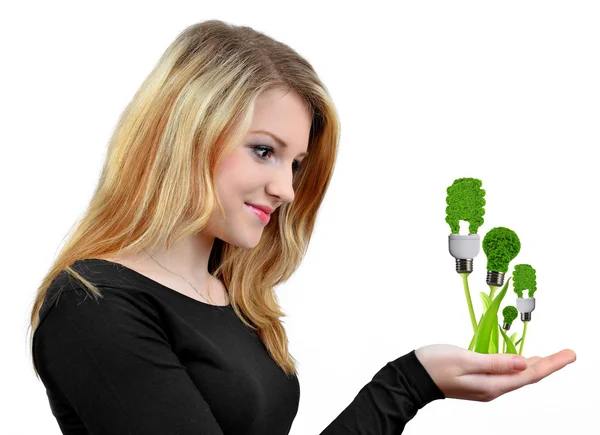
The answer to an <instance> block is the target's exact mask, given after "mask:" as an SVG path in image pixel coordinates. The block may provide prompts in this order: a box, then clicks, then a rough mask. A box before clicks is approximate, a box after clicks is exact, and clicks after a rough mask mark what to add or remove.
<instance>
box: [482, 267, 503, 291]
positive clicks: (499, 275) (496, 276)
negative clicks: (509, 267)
mask: <svg viewBox="0 0 600 435" xmlns="http://www.w3.org/2000/svg"><path fill="white" fill-rule="evenodd" d="M485 282H486V283H487V285H491V286H494V287H502V286H503V285H504V272H493V271H491V270H488V271H487V277H486V279H485Z"/></svg>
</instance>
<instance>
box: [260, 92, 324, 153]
mask: <svg viewBox="0 0 600 435" xmlns="http://www.w3.org/2000/svg"><path fill="white" fill-rule="evenodd" d="M311 123H312V119H311V117H310V114H309V112H308V110H307V108H306V107H305V104H304V101H303V100H302V98H301V97H300V96H299V95H298V94H296V93H295V92H294V91H284V90H281V89H278V88H276V89H269V90H267V91H265V92H263V93H262V94H261V95H259V96H258V98H257V100H256V104H255V106H254V116H253V118H252V125H251V126H250V132H253V131H267V132H271V133H273V134H274V135H276V136H277V137H279V138H280V139H282V140H283V141H284V142H286V143H287V144H288V145H289V147H290V148H291V149H292V150H296V151H297V152H302V151H305V150H306V148H307V146H308V138H309V135H310V127H311ZM253 134H258V133H253Z"/></svg>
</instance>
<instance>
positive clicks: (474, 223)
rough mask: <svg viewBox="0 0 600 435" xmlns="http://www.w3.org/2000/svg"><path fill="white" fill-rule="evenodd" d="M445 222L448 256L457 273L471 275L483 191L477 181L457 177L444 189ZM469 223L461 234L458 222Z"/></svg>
mask: <svg viewBox="0 0 600 435" xmlns="http://www.w3.org/2000/svg"><path fill="white" fill-rule="evenodd" d="M446 193H447V194H448V196H447V197H446V204H447V207H446V223H448V225H450V231H451V232H452V234H450V235H449V236H448V249H449V251H450V255H452V256H453V257H454V258H455V259H456V272H457V273H467V274H468V273H471V272H473V258H475V257H476V256H477V254H479V247H480V238H479V235H478V234H477V229H478V228H479V227H480V226H481V225H482V224H483V215H484V214H485V210H484V209H483V206H484V205H485V199H484V196H485V190H484V189H482V188H481V180H478V179H477V178H458V179H456V180H454V182H453V183H452V185H451V186H450V187H448V188H447V189H446ZM461 220H463V221H467V222H469V234H468V235H461V234H459V231H460V224H459V221H461Z"/></svg>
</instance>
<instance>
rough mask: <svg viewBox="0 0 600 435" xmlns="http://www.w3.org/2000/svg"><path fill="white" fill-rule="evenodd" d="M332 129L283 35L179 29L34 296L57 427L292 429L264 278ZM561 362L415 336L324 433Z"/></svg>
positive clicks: (329, 107) (291, 243)
mask: <svg viewBox="0 0 600 435" xmlns="http://www.w3.org/2000/svg"><path fill="white" fill-rule="evenodd" d="M339 132H340V126H339V121H338V115H337V112H336V110H335V108H334V105H333V103H332V101H331V99H330V97H329V95H328V93H327V91H326V88H325V86H324V85H323V84H322V83H321V81H320V80H319V78H318V77H317V75H316V73H315V71H314V70H313V68H312V67H311V66H310V64H309V63H308V62H307V61H306V60H304V59H303V58H302V57H300V56H299V55H298V54H297V53H296V52H295V51H293V50H292V49H291V48H289V47H287V46H286V45H284V44H282V43H279V42H277V41H274V40H273V39H271V38H269V37H267V36H266V35H264V34H261V33H259V32H256V31H254V30H253V29H251V28H248V27H238V26H231V25H227V24H225V23H223V22H220V21H207V22H203V23H199V24H196V25H193V26H190V27H189V28H187V29H185V31H183V32H182V33H181V34H180V35H179V36H178V37H177V39H176V40H175V41H174V42H173V44H172V45H171V46H169V48H168V49H167V50H166V52H165V53H164V55H163V56H162V58H161V59H160V60H159V62H158V63H157V65H156V67H155V68H154V70H153V71H152V73H151V74H150V75H149V76H148V78H147V79H146V80H145V82H144V83H143V85H142V87H141V88H140V89H139V91H138V92H137V94H136V95H135V97H134V98H133V100H132V101H131V103H130V104H129V105H128V107H127V108H126V110H125V112H124V114H123V115H122V117H121V119H120V122H119V124H118V126H117V128H116V129H115V132H114V135H113V137H112V139H111V142H110V144H109V149H108V154H107V159H106V163H105V165H104V168H103V172H102V175H101V179H100V182H99V185H98V187H97V190H96V192H95V193H94V195H93V198H92V201H91V204H90V206H89V207H88V210H87V211H86V213H85V214H84V216H83V218H82V219H81V221H80V222H79V225H78V226H77V227H76V229H75V231H74V233H73V234H72V236H71V237H70V239H69V240H68V242H67V243H66V244H65V246H64V248H63V250H62V251H61V253H60V254H59V256H58V258H57V260H56V261H55V263H54V265H53V266H52V268H51V269H50V271H49V273H48V274H47V276H46V277H45V279H44V280H43V282H42V285H41V286H40V288H39V290H38V293H37V296H36V300H35V303H34V307H33V310H32V314H31V327H32V340H31V346H32V354H33V355H32V357H33V363H34V369H35V370H36V374H38V376H39V377H40V378H41V380H42V382H43V383H44V385H45V387H46V392H47V395H48V399H49V403H50V406H51V409H52V412H53V414H54V416H55V417H56V419H57V422H58V424H59V426H60V428H61V430H62V431H63V433H65V434H87V433H90V434H94V435H98V434H111V435H115V434H242V433H244V434H250V435H254V434H287V433H289V431H290V427H291V425H292V422H293V419H294V418H295V416H296V412H297V409H298V403H299V397H300V387H299V382H298V377H297V373H296V365H295V360H294V359H293V358H292V356H291V355H290V353H289V351H288V345H287V336H286V332H285V329H284V327H283V324H282V322H281V320H280V319H281V317H283V315H284V314H283V313H282V311H281V310H280V307H279V304H278V302H277V299H276V295H275V293H274V291H273V288H274V286H276V285H277V284H280V283H282V282H284V281H286V280H287V279H289V278H290V276H291V275H292V273H293V272H294V271H295V270H296V268H297V267H298V266H299V264H300V261H301V259H302V257H303V254H304V252H305V250H306V248H307V246H308V242H309V240H310V237H311V234H312V231H313V228H314V225H315V220H316V215H317V212H318V209H319V206H320V204H321V202H322V201H323V198H324V195H325V193H326V191H327V188H328V185H329V182H330V180H331V177H332V174H333V167H334V163H335V159H336V155H337V149H338V138H339ZM574 358H575V354H574V353H573V352H572V351H570V350H564V351H562V352H559V353H557V354H555V355H552V356H550V357H548V358H544V359H541V358H539V357H534V358H529V359H527V360H526V359H525V358H523V357H522V356H518V357H516V358H515V360H514V362H515V365H514V366H513V359H512V356H510V355H480V354H477V353H474V352H469V351H467V350H465V349H461V348H458V347H455V346H447V345H432V346H425V347H422V348H419V349H417V350H415V351H412V352H410V353H408V354H406V355H404V356H401V357H400V358H398V359H397V360H395V361H392V362H389V363H388V364H386V365H385V366H384V367H383V368H382V369H381V370H380V371H379V372H378V373H376V374H375V376H374V378H373V380H372V381H371V382H369V383H368V384H367V385H365V387H364V388H363V389H361V390H360V391H359V392H358V394H357V396H356V397H355V398H354V400H353V401H352V402H351V403H350V404H349V405H348V407H347V408H346V409H344V410H343V412H341V414H340V415H339V416H338V417H337V418H336V419H335V420H334V421H333V422H331V424H330V425H329V426H328V427H327V428H325V429H324V431H323V432H322V433H323V434H342V433H359V432H360V433H364V432H365V431H366V430H367V429H368V430H369V431H370V432H369V433H381V434H392V433H394V434H397V433H400V432H401V431H402V430H403V428H404V426H405V425H406V423H407V422H408V421H409V420H410V419H411V418H413V417H414V415H415V414H416V413H417V411H418V409H420V408H422V407H423V406H425V405H426V404H427V403H430V402H431V401H433V400H437V399H444V398H459V399H467V400H479V401H489V400H492V399H494V398H495V397H498V396H499V395H501V394H504V393H506V392H508V391H511V390H514V389H517V388H520V387H521V386H523V385H527V384H530V383H533V382H537V381H538V380H539V379H541V378H543V377H545V376H547V375H549V374H550V373H552V372H554V371H556V370H558V369H560V368H562V367H564V366H565V365H566V364H568V363H569V362H571V361H572V360H574Z"/></svg>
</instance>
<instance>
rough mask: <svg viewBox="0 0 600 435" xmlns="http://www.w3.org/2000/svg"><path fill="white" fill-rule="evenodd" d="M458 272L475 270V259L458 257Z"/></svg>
mask: <svg viewBox="0 0 600 435" xmlns="http://www.w3.org/2000/svg"><path fill="white" fill-rule="evenodd" d="M456 272H457V273H471V272H473V259H472V258H467V259H460V258H457V259H456Z"/></svg>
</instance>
